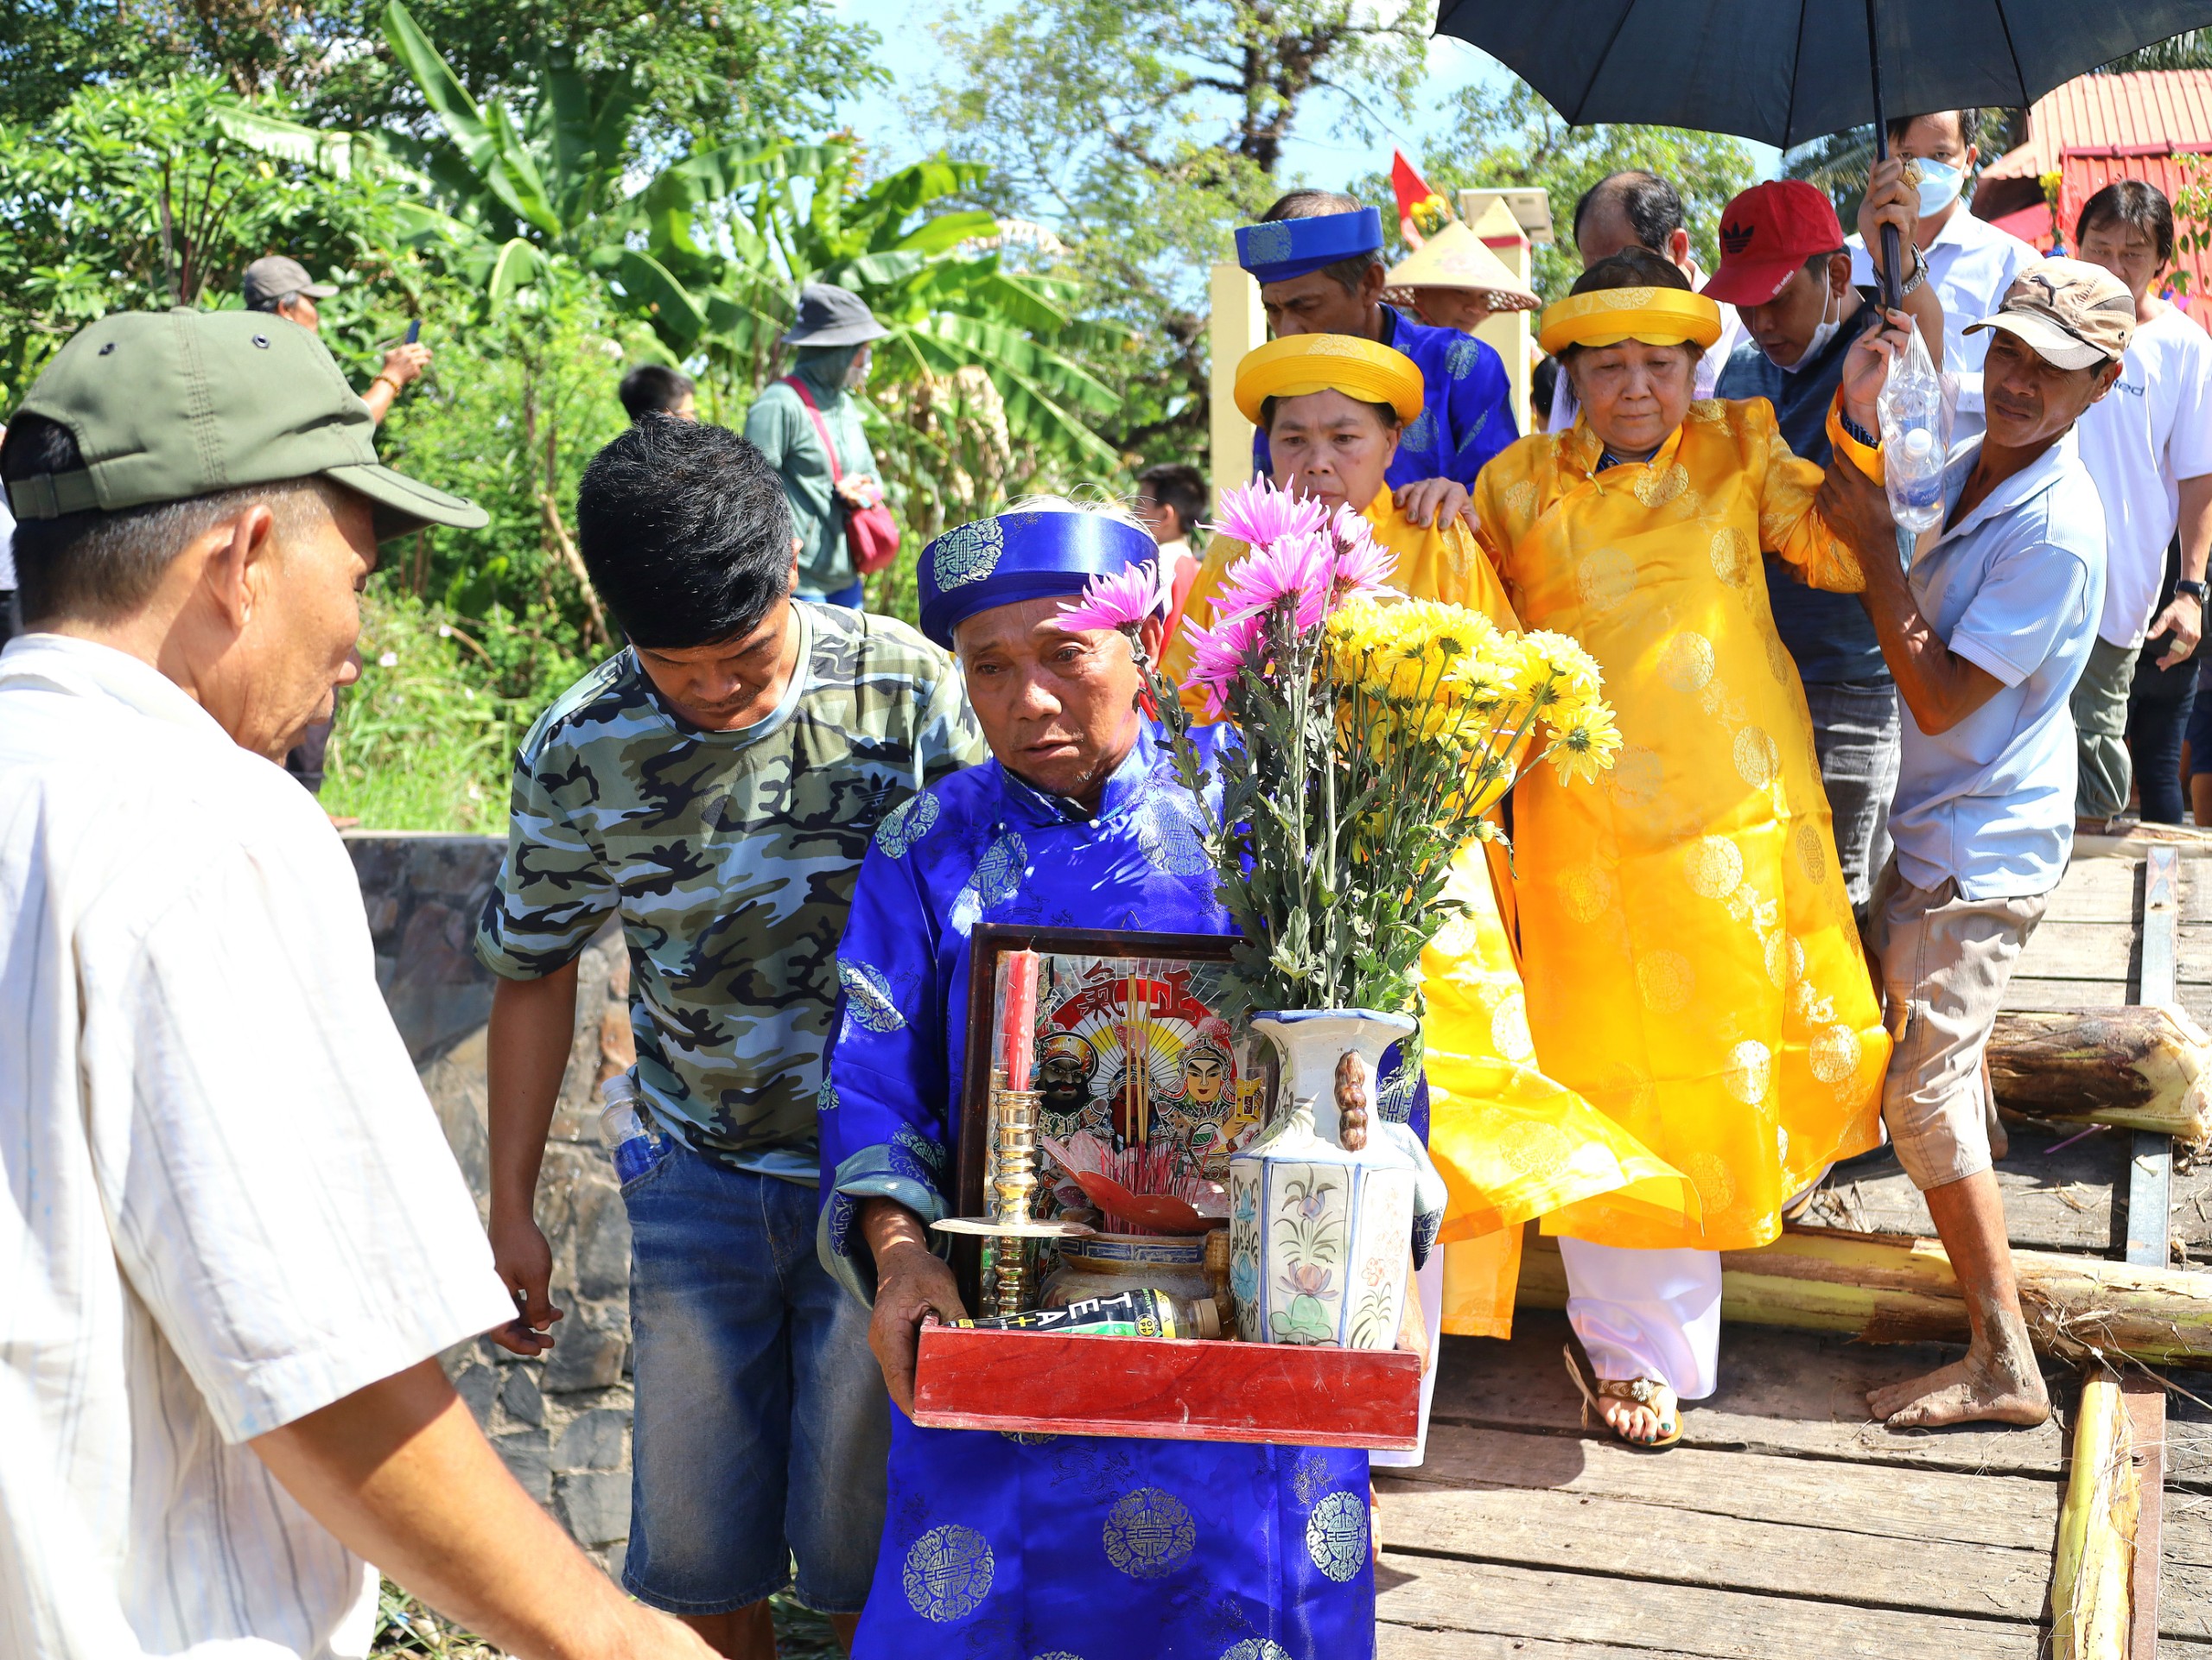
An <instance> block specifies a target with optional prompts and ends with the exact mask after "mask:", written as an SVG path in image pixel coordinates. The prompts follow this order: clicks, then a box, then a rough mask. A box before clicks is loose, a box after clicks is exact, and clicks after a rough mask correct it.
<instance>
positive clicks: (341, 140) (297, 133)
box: [213, 104, 370, 179]
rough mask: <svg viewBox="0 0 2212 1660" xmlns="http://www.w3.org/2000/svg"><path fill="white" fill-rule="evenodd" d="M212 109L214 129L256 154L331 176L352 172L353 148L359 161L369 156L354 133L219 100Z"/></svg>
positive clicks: (343, 175)
mask: <svg viewBox="0 0 2212 1660" xmlns="http://www.w3.org/2000/svg"><path fill="white" fill-rule="evenodd" d="M213 115H214V118H215V125H216V127H217V129H218V130H219V131H220V132H221V133H222V135H223V136H224V137H226V138H228V139H229V140H230V141H231V142H232V143H235V144H240V145H243V146H244V147H245V148H246V149H250V150H251V151H253V152H254V153H255V154H256V155H257V156H275V157H277V159H278V160H280V161H285V162H292V163H294V164H295V165H296V166H300V167H309V168H313V169H315V171H316V172H318V173H321V174H325V175H328V176H329V177H331V178H334V179H350V178H352V177H353V173H354V158H355V155H356V151H357V150H359V152H360V155H361V160H362V161H363V162H367V161H369V160H370V156H369V155H368V153H367V146H366V145H365V143H364V141H363V140H362V139H361V137H359V135H358V134H355V133H350V132H326V131H323V130H321V129H318V128H315V127H303V126H302V125H301V124H299V123H298V122H296V121H284V120H280V119H278V118H277V117H275V116H273V115H264V114H263V113H262V112H261V111H258V110H252V109H247V108H245V106H243V105H221V104H219V105H215V107H214V109H213Z"/></svg>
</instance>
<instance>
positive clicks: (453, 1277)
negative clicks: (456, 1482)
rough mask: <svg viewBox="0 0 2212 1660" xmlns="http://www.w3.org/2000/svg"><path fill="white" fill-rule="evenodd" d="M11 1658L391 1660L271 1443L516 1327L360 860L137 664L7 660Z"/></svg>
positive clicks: (0, 1073) (373, 1585) (49, 656)
mask: <svg viewBox="0 0 2212 1660" xmlns="http://www.w3.org/2000/svg"><path fill="white" fill-rule="evenodd" d="M0 1180H4V1191H5V1193H6V1195H7V1199H6V1201H5V1203H4V1204H0V1287H4V1291H0V1428H4V1433H0V1655H7V1656H17V1655H22V1656H27V1657H28V1656H31V1655H36V1656H39V1657H41V1660H48V1657H52V1660H135V1657H140V1656H145V1655H160V1656H162V1657H165V1660H175V1657H186V1656H188V1657H193V1660H217V1657H220V1660H275V1657H278V1656H284V1655H296V1656H312V1657H323V1656H350V1655H359V1654H364V1653H365V1652H366V1651H367V1649H368V1644H369V1641H370V1638H371V1637H372V1625H373V1623H374V1619H375V1613H376V1591H377V1579H376V1574H375V1572H374V1570H373V1569H372V1568H369V1567H368V1565H367V1564H365V1562H363V1561H361V1560H360V1559H359V1557H357V1556H355V1555H353V1554H352V1553H351V1552H349V1551H348V1550H346V1549H345V1548H344V1547H343V1546H342V1545H340V1543H339V1542H337V1540H335V1539H334V1538H333V1537H332V1536H330V1535H329V1534H328V1533H327V1532H325V1531H324V1530H323V1529H322V1528H321V1526H320V1525H319V1524H318V1523H315V1521H314V1520H313V1518H311V1517H309V1516H308V1514H307V1512H306V1511H302V1509H301V1508H300V1507H299V1506H298V1505H297V1504H296V1503H294V1502H293V1500H292V1498H290V1497H289V1495H288V1494H287V1493H286V1492H285V1491H283V1489H282V1488H280V1487H279V1486H278V1485H277V1483H276V1481H275V1480H274V1479H272V1478H271V1477H270V1474H269V1472H268V1470H267V1468H266V1467H265V1466H264V1465H263V1464H262V1462H261V1460H259V1458H257V1456H256V1455H255V1453H254V1452H253V1450H252V1449H251V1447H248V1446H247V1445H246V1444H245V1443H246V1442H247V1441H249V1440H250V1439H251V1437H253V1436H256V1435H260V1434H266V1433H267V1432H268V1431H270V1430H272V1429H276V1428H279V1427H280V1426H282V1425H284V1424H287V1423H289V1422H291V1421H294V1420H296V1419H297V1418H300V1417H302V1416H303V1415H306V1414H308V1413H310V1412H313V1411H315V1409H317V1408H320V1407H323V1406H327V1405H329V1404H330V1403H331V1402H334V1401H337V1400H339V1399H340V1398H341V1397H342V1396H347V1395H350V1394H352V1393H353V1391H354V1390H359V1389H361V1388H363V1387H365V1385H367V1384H370V1383H375V1382H376V1381H377V1380H378V1379H379V1378H383V1377H390V1376H391V1374H393V1373H394V1372H397V1371H403V1370H404V1369H405V1368H406V1367H409V1366H410V1365H413V1364H416V1362H418V1361H421V1360H423V1359H425V1358H429V1356H432V1355H435V1354H436V1353H437V1352H439V1351H440V1350H442V1349H445V1348H448V1347H449V1346H451V1345H453V1344H454V1343H457V1342H460V1341H461V1340H463V1339H467V1338H470V1337H473V1336H474V1335H475V1334H476V1333H478V1332H483V1331H485V1330H486V1329H488V1328H490V1327H491V1326H496V1325H498V1324H499V1323H500V1322H501V1321H503V1320H507V1319H510V1318H512V1314H513V1312H514V1310H513V1306H512V1303H511V1302H510V1301H508V1299H507V1296H506V1294H505V1290H504V1289H503V1288H502V1287H501V1285H500V1282H499V1276H498V1275H496V1274H495V1273H494V1272H493V1268H492V1255H491V1250H490V1247H489V1245H488V1244H487V1243H486V1240H485V1237H484V1232H483V1229H482V1228H481V1226H480V1224H479V1223H478V1220H477V1215H476V1207H475V1205H474V1202H473V1201H472V1200H471V1199H470V1198H469V1195H468V1190H467V1186H466V1184H465V1183H464V1182H463V1181H462V1180H461V1173H460V1171H459V1169H458V1168H457V1167H455V1165H454V1158H453V1154H452V1153H451V1152H450V1151H449V1150H448V1148H447V1145H446V1142H445V1138H444V1136H443V1135H442V1133H441V1131H440V1129H439V1127H438V1121H437V1117H436V1115H435V1111H434V1110H433V1109H432V1108H431V1105H430V1103H429V1099H428V1098H427V1097H425V1096H424V1094H423V1086H422V1084H421V1083H420V1082H419V1081H418V1080H417V1078H416V1073H415V1067H414V1065H413V1062H412V1061H411V1060H410V1059H409V1056H408V1053H407V1049H406V1046H405V1045H404V1043H403V1042H402V1041H401V1040H400V1037H399V1034H398V1033H397V1031H396V1030H395V1029H394V1028H393V1026H392V1023H391V1016H390V1014H387V1013H386V1012H385V1004H384V1000H383V998H382V996H381V995H379V994H378V990H377V982H376V969H375V960H374V956H373V951H372V946H371V944H370V941H369V931H368V925H367V922H366V919H365V917H364V915H363V913H362V908H361V898H360V889H359V885H358V883H357V881H356V879H355V877H354V875H353V867H352V864H351V862H349V861H348V860H347V858H346V851H345V848H344V845H343V843H340V840H339V839H338V836H336V834H335V833H334V832H333V830H331V828H330V825H329V823H328V821H327V819H326V818H325V817H324V816H323V814H322V812H321V810H320V809H319V808H317V807H316V805H315V800H314V798H312V797H311V796H309V795H308V793H307V792H305V791H303V790H302V789H301V788H300V787H299V785H297V784H296V783H295V782H294V781H293V780H292V779H289V778H288V777H287V776H286V775H285V773H284V772H283V769H282V768H281V767H278V766H275V765H273V764H272V763H270V761H267V760H263V759H262V758H261V757H259V756H257V755H252V754H247V753H246V752H245V750H242V749H240V748H238V747H237V746H236V745H235V744H233V743H232V741H231V740H230V738H229V736H228V735H226V733H225V732H224V731H223V729H222V728H220V727H219V726H218V725H217V724H216V723H215V722H214V720H213V718H212V717H210V716H208V715H207V713H206V712H205V711H204V710H202V709H200V706H199V705H198V704H197V703H194V701H193V700H192V699H191V698H190V697H188V696H186V695H185V693H184V692H183V691H182V690H180V689H179V688H178V687H177V686H175V685H174V684H171V683H170V682H169V681H168V680H167V679H166V678H164V677H162V675H161V674H160V673H159V672H158V671H156V670H155V669H153V668H151V667H150V666H149V665H146V664H143V663H141V662H139V661H138V660H137V659H136V658H131V657H128V656H125V655H124V653H122V652H117V651H112V650H111V649H109V648H108V647H106V646H98V645H94V644H92V643H91V642H89V641H85V640H78V639H65V638H63V637H61V636H60V635H56V634H28V635H25V636H22V638H20V639H16V640H15V641H13V642H11V643H10V645H9V646H8V648H7V650H6V651H5V652H0Z"/></svg>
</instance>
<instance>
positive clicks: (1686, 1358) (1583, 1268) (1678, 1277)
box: [1559, 1170, 1827, 1401]
mask: <svg viewBox="0 0 2212 1660" xmlns="http://www.w3.org/2000/svg"><path fill="white" fill-rule="evenodd" d="M1826 1178H1827V1171H1825V1170H1823V1171H1822V1172H1821V1174H1820V1175H1819V1176H1817V1177H1815V1179H1814V1180H1813V1181H1812V1182H1811V1183H1810V1184H1809V1185H1808V1186H1807V1187H1806V1189H1805V1193H1810V1192H1812V1191H1813V1189H1814V1188H1815V1187H1817V1186H1820V1185H1821V1181H1822V1180H1825V1179H1826ZM1803 1197H1804V1193H1800V1194H1798V1195H1797V1197H1796V1199H1791V1200H1790V1201H1789V1204H1788V1205H1783V1210H1784V1211H1785V1212H1787V1211H1788V1210H1789V1209H1790V1207H1791V1206H1793V1205H1796V1203H1797V1199H1802V1198H1803ZM1559 1254H1560V1260H1561V1261H1562V1262H1565V1263H1566V1265H1567V1324H1568V1325H1570V1326H1573V1328H1574V1335H1575V1336H1577V1337H1579V1338H1580V1339H1582V1346H1583V1348H1584V1349H1586V1350H1587V1351H1588V1352H1589V1355H1590V1364H1591V1365H1592V1366H1593V1367H1595V1368H1596V1369H1597V1373H1598V1377H1599V1379H1600V1381H1605V1380H1611V1379H1616V1378H1631V1377H1653V1378H1656V1379H1657V1380H1658V1381H1659V1382H1661V1383H1664V1384H1665V1385H1666V1386H1667V1387H1668V1388H1669V1389H1670V1390H1674V1391H1675V1395H1676V1396H1679V1397H1680V1398H1681V1399H1682V1400H1685V1401H1702V1400H1704V1399H1705V1398H1706V1396H1709V1395H1711V1394H1712V1393H1713V1390H1716V1389H1718V1388H1719V1384H1720V1253H1719V1252H1718V1251H1712V1250H1627V1249H1625V1248H1624V1247H1622V1246H1619V1245H1593V1244H1591V1243H1589V1242H1588V1241H1587V1240H1583V1239H1561V1240H1560V1242H1559Z"/></svg>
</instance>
